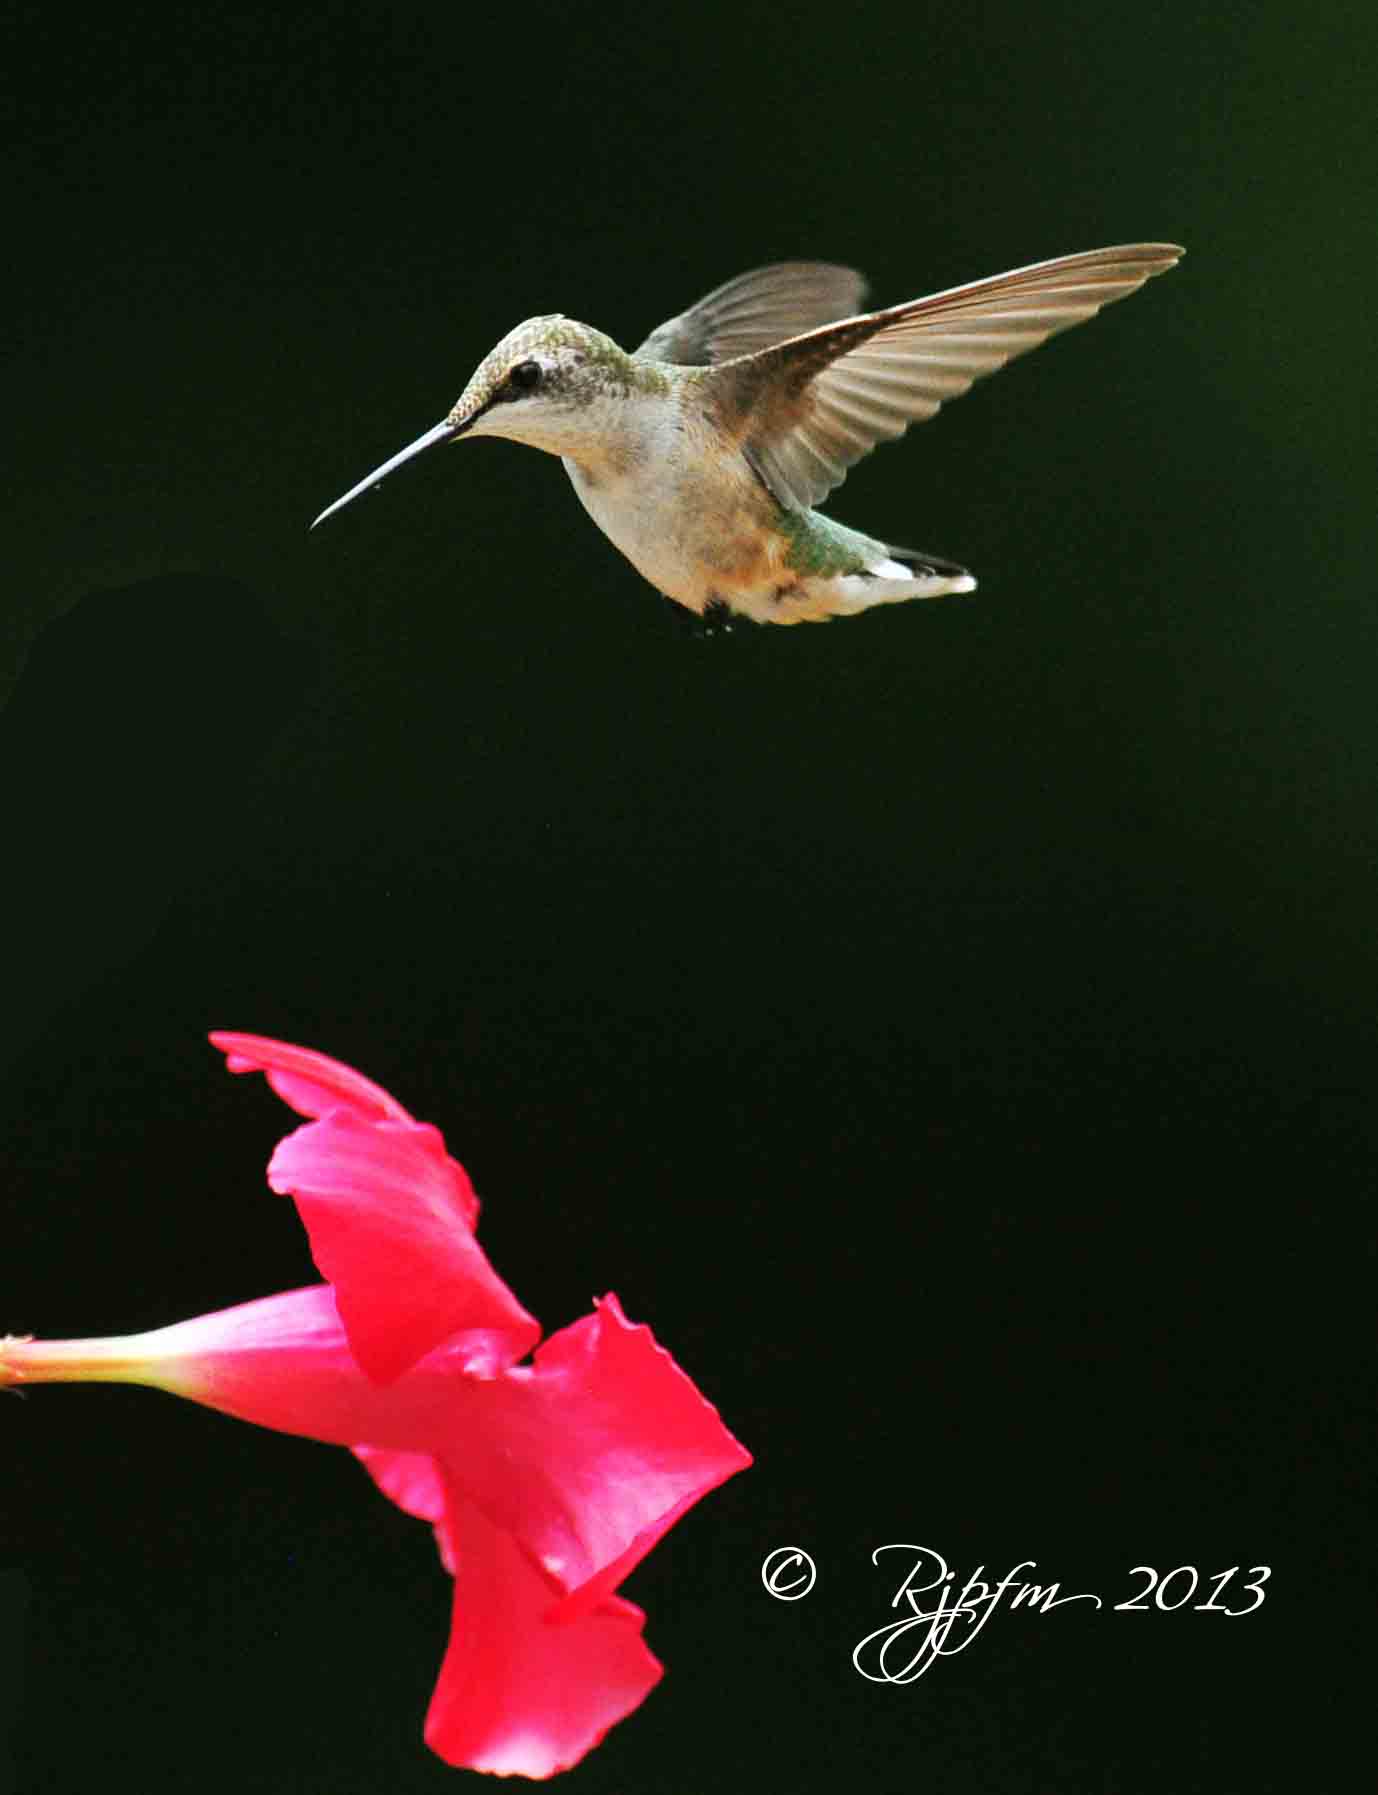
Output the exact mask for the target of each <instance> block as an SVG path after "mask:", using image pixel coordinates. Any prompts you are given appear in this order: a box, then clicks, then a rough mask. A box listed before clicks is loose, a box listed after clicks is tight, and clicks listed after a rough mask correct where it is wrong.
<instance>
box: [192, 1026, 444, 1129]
mask: <svg viewBox="0 0 1378 1795" xmlns="http://www.w3.org/2000/svg"><path fill="white" fill-rule="evenodd" d="M210 1040H211V1044H212V1045H213V1046H215V1047H218V1048H219V1049H220V1051H221V1052H222V1053H223V1054H224V1055H225V1061H226V1064H227V1065H228V1067H229V1069H230V1071H231V1072H262V1073H263V1074H264V1076H265V1077H266V1078H267V1080H268V1083H269V1084H270V1085H271V1086H272V1087H273V1089H274V1090H275V1091H276V1092H277V1094H278V1096H279V1097H281V1098H282V1100H283V1102H284V1103H286V1104H287V1105H289V1107H290V1108H292V1109H294V1110H296V1112H297V1114H298V1115H301V1116H323V1115H326V1114H327V1113H328V1112H329V1111H330V1110H332V1109H348V1110H350V1111H352V1112H353V1114H355V1115H357V1116H364V1117H372V1118H373V1119H375V1120H378V1121H392V1122H410V1121H411V1117H410V1116H409V1115H408V1114H407V1112H406V1110H404V1109H403V1108H402V1105H401V1104H400V1103H399V1102H398V1101H397V1099H396V1098H395V1097H390V1096H389V1095H388V1093H387V1092H386V1091H385V1090H384V1089H383V1088H382V1086H381V1085H376V1084H374V1083H373V1081H372V1080H371V1079H367V1078H365V1077H364V1075H363V1074H362V1073H361V1072H356V1071H354V1069H353V1068H352V1067H351V1066H342V1065H341V1064H340V1062H339V1061H338V1060H332V1059H328V1058H327V1057H326V1055H325V1054H323V1053H312V1051H311V1050H310V1048H308V1047H292V1046H290V1045H289V1044H288V1043H287V1042H286V1041H270V1040H269V1039H268V1038H267V1036H266V1035H241V1034H235V1033H234V1032H233V1031H232V1030H229V1029H220V1028H218V1029H215V1030H214V1031H213V1032H212V1034H211V1036H210Z"/></svg>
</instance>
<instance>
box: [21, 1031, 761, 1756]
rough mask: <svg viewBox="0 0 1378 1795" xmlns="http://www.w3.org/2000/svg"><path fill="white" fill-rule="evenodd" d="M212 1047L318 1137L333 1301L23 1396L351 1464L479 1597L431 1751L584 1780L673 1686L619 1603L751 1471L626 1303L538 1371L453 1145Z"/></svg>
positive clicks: (236, 1048) (276, 1166)
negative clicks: (640, 1574) (526, 1360)
mask: <svg viewBox="0 0 1378 1795" xmlns="http://www.w3.org/2000/svg"><path fill="white" fill-rule="evenodd" d="M211 1038H212V1040H213V1041H214V1042H215V1043H216V1045H217V1046H219V1047H220V1048H222V1049H223V1050H224V1051H225V1053H226V1054H227V1056H228V1060H229V1065H230V1069H231V1070H232V1071H235V1072H244V1071H251V1070H260V1071H262V1072H264V1073H265V1074H266V1076H267V1077H268V1079H269V1082H270V1083H271V1084H272V1086H273V1088H274V1089H275V1090H276V1091H277V1092H278V1093H279V1095H280V1096H282V1097H283V1098H284V1099H285V1101H286V1102H288V1103H289V1104H291V1105H292V1107H293V1108H295V1109H296V1110H298V1111H299V1112H300V1113H301V1114H303V1115H306V1116H308V1117H311V1118H312V1120H310V1121H309V1122H307V1123H306V1124H305V1125H304V1126H303V1127H301V1128H298V1129H296V1130H295V1131H294V1132H293V1133H292V1134H290V1135H288V1136H287V1138H286V1139H285V1140H283V1141H282V1142H280V1143H279V1146H278V1148H277V1151H276V1152H275V1153H274V1155H273V1158H272V1161H271V1164H270V1166H269V1169H268V1178H269V1183H270V1184H271V1185H272V1187H273V1189H274V1190H277V1191H280V1192H290V1193H291V1195H292V1196H293V1197H294V1198H295V1200H296V1203H297V1208H298V1210H299V1212H300V1214H301V1216H302V1219H303V1221H304V1222H305V1224H306V1227H307V1230H308V1233H309V1235H310V1239H311V1250H312V1255H313V1257H314V1258H315V1261H316V1264H317V1266H318V1267H319V1268H320V1270H321V1271H322V1272H323V1273H324V1274H325V1276H326V1278H327V1279H328V1280H329V1282H328V1283H325V1284H317V1285H312V1286H309V1287H307V1288H306V1289H303V1290H290V1291H285V1292H283V1294H281V1295H280V1296H270V1297H264V1298H262V1299H260V1300H259V1301H257V1302H251V1303H244V1304H241V1305H240V1306H239V1307H237V1308H234V1309H225V1310H222V1311H220V1312H219V1313H218V1314H214V1315H202V1316H198V1317H196V1318H195V1319H194V1320H191V1321H183V1322H178V1323H175V1324H174V1325H172V1326H171V1327H165V1328H159V1329H156V1330H154V1331H152V1332H150V1333H146V1334H135V1335H128V1336H125V1337H123V1338H119V1339H107V1340H74V1341H16V1340H9V1341H4V1342H0V1383H25V1382H28V1383H33V1382H45V1381H46V1382H67V1381H76V1380H96V1381H103V1382H124V1383H142V1384H150V1385H153V1386H156V1387H158V1388H160V1389H164V1390H168V1391H171V1392H172V1393H173V1394H175V1395H179V1396H185V1397H187V1398H189V1399H190V1400H191V1401H193V1402H199V1403H203V1404H205V1405H206V1406H208V1407H210V1408H216V1409H221V1410H223V1411H225V1412H226V1413H227V1414H231V1415H237V1416H239V1417H240V1418H241V1419H243V1420H246V1421H254V1422H257V1423H258V1424H259V1425H260V1426H263V1427H272V1428H278V1429H280V1430H282V1431H284V1432H287V1433H295V1434H304V1435H307V1436H309V1437H311V1438H313V1439H318V1440H325V1441H329V1442H332V1443H334V1444H337V1445H342V1446H348V1447H350V1448H351V1449H352V1450H353V1451H354V1452H355V1454H356V1455H357V1456H358V1458H359V1459H360V1460H361V1462H362V1463H363V1464H364V1466H365V1468H366V1469H367V1470H368V1471H369V1473H370V1475H371V1476H372V1477H373V1479H374V1481H375V1482H376V1483H377V1485H378V1487H379V1488H380V1489H381V1490H382V1491H383V1493H384V1494H385V1495H386V1496H388V1497H389V1498H390V1499H391V1500H392V1501H394V1502H395V1503H397V1504H398V1506H399V1507H401V1508H403V1509H405V1510H406V1511H407V1512H408V1513H409V1514H413V1515H417V1516H419V1517H420V1518H422V1519H424V1520H427V1521H429V1522H430V1523H431V1524H432V1525H433V1527H434V1528H435V1533H436V1541H437V1545H438V1547H439V1551H440V1556H441V1560H442V1563H443V1564H444V1566H445V1568H446V1570H448V1571H449V1572H450V1574H451V1575H452V1576H453V1577H454V1580H455V1596H454V1613H453V1623H452V1628H451V1634H450V1643H449V1648H448V1650H447V1651H446V1654H445V1661H444V1663H443V1665H442V1666H441V1671H440V1678H439V1681H438V1683H437V1684H436V1688H435V1693H434V1695H433V1696H432V1698H431V1706H430V1712H429V1714H428V1716H427V1721H426V1740H427V1743H428V1744H429V1745H430V1746H431V1748H432V1749H433V1750H434V1751H435V1752H437V1753H438V1754H439V1755H440V1756H441V1757H442V1758H444V1759H445V1760H446V1761H447V1762H448V1763H451V1764H457V1765H464V1766H467V1767H469V1768H471V1769H475V1770H490V1771H496V1772H498V1773H500V1774H508V1773H517V1774H520V1775H525V1776H533V1777H543V1776H549V1775H552V1774H553V1773H554V1772H555V1771H557V1770H563V1769H567V1768H568V1767H569V1766H570V1765H572V1764H574V1763H577V1762H578V1760H579V1759H580V1758H581V1757H583V1755H584V1754H585V1753H586V1752H587V1751H588V1750H590V1748H591V1747H592V1746H594V1745H596V1744H597V1743H598V1741H599V1739H601V1738H602V1736H603V1734H604V1733H605V1732H606V1731H607V1729H608V1728H609V1727H610V1726H611V1725H612V1724H613V1723H614V1722H615V1721H617V1720H620V1719H622V1718H623V1717H624V1716H625V1715H626V1714H628V1713H630V1712H631V1710H632V1709H633V1708H635V1707H636V1706H637V1705H638V1703H640V1702H641V1700H642V1699H643V1698H644V1697H645V1696H646V1694H647V1693H648V1692H649V1690H650V1689H651V1688H652V1687H653V1686H654V1684H655V1683H656V1682H657V1681H658V1680H659V1678H660V1675H661V1668H660V1665H659V1664H658V1663H657V1661H656V1660H655V1658H653V1657H652V1656H651V1654H650V1652H649V1651H648V1650H647V1649H646V1646H645V1645H644V1643H643V1641H642V1638H641V1630H642V1627H643V1625H644V1622H645V1616H644V1614H643V1613H642V1611H641V1610H640V1609H639V1608H637V1607H635V1606H634V1605H633V1604H632V1603H630V1602H628V1601H625V1600H624V1599H623V1598H622V1597H620V1596H618V1595H616V1594H615V1593H614V1592H615V1590H616V1588H617V1586H618V1584H620V1583H621V1582H622V1580H623V1579H624V1578H625V1577H626V1576H627V1574H628V1572H629V1571H630V1570H631V1569H632V1568H633V1566H635V1565H636V1564H637V1563H638V1562H639V1561H640V1560H641V1558H643V1557H644V1556H645V1554H646V1553H647V1552H648V1551H650V1549H651V1547H652V1546H653V1545H654V1544H655V1543H656V1541H657V1540H658V1539H659V1538H660V1537H661V1535H662V1534H664V1533H665V1532H666V1531H667V1530H668V1529H669V1528H670V1527H671V1526H673V1524H674V1523H675V1521H676V1520H678V1518H679V1517H680V1515H681V1514H683V1513H684V1512H685V1510H686V1509H688V1508H689V1507H691V1506H692V1505H693V1504H694V1503H695V1502H697V1501H698V1499H699V1497H700V1496H703V1495H705V1494H706V1493H707V1492H708V1491H709V1490H711V1489H713V1488H714V1487H715V1486H716V1485H717V1484H719V1483H721V1482H723V1481H724V1480H725V1479H726V1478H728V1477H730V1476H732V1474H733V1473H734V1472H736V1471H739V1470H741V1469H743V1468H744V1467H745V1466H746V1465H748V1464H750V1462H751V1459H750V1455H749V1454H748V1453H747V1452H746V1451H745V1450H744V1449H743V1448H742V1447H741V1446H740V1445H739V1444H738V1443H737V1441H736V1440H734V1439H733V1438H732V1436H731V1434H729V1433H728V1432H727V1430H726V1428H724V1426H723V1425H722V1422H721V1421H720V1420H719V1418H718V1415H717V1411H716V1410H715V1409H714V1408H713V1407H712V1406H711V1405H710V1404H709V1403H708V1402H707V1401H705V1399H704V1398H703V1397H702V1396H701V1395H700V1394H699V1393H698V1391H697V1390H696V1389H695V1387H694V1385H693V1384H692V1383H691V1382H690V1380H689V1378H687V1377H686V1376H685V1374H684V1373H683V1372H682V1371H681V1370H680V1369H679V1367H678V1366H677V1365H676V1364H675V1362H674V1360H673V1359H672V1358H671V1357H670V1355H669V1354H668V1353H667V1352H666V1351H665V1350H664V1348H663V1347H661V1346H658V1345H657V1344H656V1342H655V1340H654V1339H653V1338H652V1336H651V1332H650V1330H649V1329H648V1328H646V1327H642V1326H636V1325H634V1324H633V1323H632V1322H630V1321H628V1320H627V1317H626V1316H625V1315H624V1314H623V1312H622V1308H621V1305H620V1304H619V1303H618V1301H617V1298H616V1297H615V1296H612V1295H609V1296H606V1297H604V1298H603V1299H602V1301H601V1302H599V1303H598V1304H596V1305H595V1308H594V1310H593V1312H592V1313H591V1314H589V1315H586V1316H584V1317H583V1319H582V1320H579V1321H576V1322H575V1323H574V1324H573V1325H572V1326H570V1327H567V1328H564V1329H562V1330H561V1331H560V1332H559V1333H557V1334H553V1335H552V1336H551V1337H550V1338H549V1339H547V1340H546V1341H545V1342H544V1343H543V1344H542V1345H540V1346H539V1347H537V1349H536V1352H535V1355H534V1359H533V1361H532V1363H531V1364H530V1365H520V1364H518V1363H517V1361H518V1359H520V1358H521V1357H522V1356H523V1355H524V1354H525V1353H526V1352H528V1351H529V1349H530V1348H531V1346H532V1345H533V1344H534V1343H535V1341H536V1340H537V1338H538V1337H539V1333H540V1329H539V1326H538V1324H537V1323H536V1322H535V1321H534V1320H533V1319H532V1318H531V1317H530V1316H529V1315H528V1314H527V1313H526V1311H525V1310H524V1309H523V1308H522V1307H521V1305H520V1304H519V1303H518V1302H517V1300H516V1298H515V1297H514V1296H513V1295H512V1293H511V1291H509V1290H508V1289H507V1286H506V1285H505V1284H504V1283H503V1282H502V1280H501V1279H500V1278H499V1277H498V1276H497V1274H496V1272H494V1270H493V1268H492V1267H491V1266H490V1265H489V1263H488V1261H487V1259H486V1258H485V1256H484V1254H483V1252H482V1250H481V1249H480V1248H479V1246H478V1244H477V1242H476V1241H475V1239H474V1236H473V1226H474V1223H475V1220H476V1219H477V1215H478V1201H477V1199H476V1198H475V1196H474V1193H473V1190H472V1188H471V1187H470V1184H469V1181H468V1179H467V1177H466V1176H465V1174H464V1171H463V1169H462V1168H461V1167H460V1166H459V1165H457V1164H456V1163H455V1161H454V1160H452V1159H451V1158H450V1157H449V1156H448V1154H447V1153H446V1152H445V1146H444V1142H443V1140H442V1139H441V1136H440V1134H439V1133H438V1132H437V1130H436V1129H434V1128H431V1127H428V1126H426V1125H425V1124H423V1123H418V1122H415V1121H413V1120H412V1118H411V1117H410V1116H408V1115H407V1113H406V1111H405V1110H403V1109H402V1107H401V1106H400V1105H399V1104H398V1103H397V1102H396V1101H395V1100H394V1099H393V1098H391V1097H390V1096H388V1094H387V1093H386V1092H385V1091H382V1090H380V1089H379V1088H378V1087H377V1086H376V1085H373V1084H370V1083H369V1082H368V1080H366V1079H364V1078H362V1077H361V1076H360V1075H359V1074H358V1073H357V1072H353V1071H351V1070H350V1069H349V1068H348V1067H345V1066H341V1065H338V1064H336V1063H335V1062H334V1061H332V1060H329V1059H326V1058H325V1057H324V1056H323V1055H321V1054H316V1053H310V1052H308V1051H306V1050H305V1049H303V1048H298V1047H288V1046H285V1045H283V1044H282V1043H279V1042H275V1041H266V1040H261V1039H258V1038H256V1037H253V1036H249V1035H229V1034H217V1035H213V1036H212V1037H211Z"/></svg>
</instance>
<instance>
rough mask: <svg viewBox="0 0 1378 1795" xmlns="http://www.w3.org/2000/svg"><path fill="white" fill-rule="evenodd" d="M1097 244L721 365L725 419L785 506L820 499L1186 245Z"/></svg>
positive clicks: (717, 383) (718, 384)
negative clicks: (874, 453)
mask: <svg viewBox="0 0 1378 1795" xmlns="http://www.w3.org/2000/svg"><path fill="white" fill-rule="evenodd" d="M1182 253H1183V252H1182V250H1180V249H1179V248H1178V247H1177V246H1176V245H1175V244H1172V243H1134V244H1127V245H1120V246H1118V247H1116V248H1113V249H1093V250H1089V251H1087V252H1086V253H1085V254H1083V255H1074V256H1061V257H1059V258H1058V259H1057V260H1056V261H1052V262H1038V263H1036V264H1035V265H1034V266H1032V267H1030V268H1016V269H1015V270H1014V271H1013V273H1010V274H998V275H995V276H994V277H993V278H992V279H990V280H980V281H974V282H972V284H971V285H970V286H965V287H953V288H951V289H949V290H948V291H947V292H945V293H935V294H933V295H932V296H931V297H930V298H928V299H915V300H911V301H910V302H909V303H908V304H906V305H897V306H892V307H891V308H890V309H889V310H887V311H881V312H868V313H864V314H863V315H862V316H861V317H858V318H847V319H845V320H844V321H843V322H841V323H837V324H830V325H827V326H825V327H824V328H823V329H821V330H814V331H811V332H810V333H809V334H807V335H803V336H798V337H795V338H794V339H793V340H792V341H790V342H787V343H780V344H776V345H774V346H773V347H771V348H768V349H765V350H762V351H759V352H758V353H757V354H755V355H753V356H751V357H750V358H749V359H746V360H743V361H738V362H734V363H733V364H731V365H730V366H726V367H722V368H716V369H714V371H713V373H712V375H711V376H710V379H711V382H712V390H713V392H714V395H715V397H716V399H717V402H718V404H719V407H720V414H721V416H722V420H723V422H724V424H725V426H726V428H727V429H728V430H729V431H730V432H731V433H732V434H734V435H735V436H737V438H738V440H739V441H740V442H741V444H742V448H743V450H744V452H745V454H746V456H747V458H748V460H749V461H750V462H751V464H752V466H753V467H754V468H755V469H756V471H757V472H758V474H759V475H760V476H761V478H762V479H763V480H764V481H765V483H766V485H767V486H768V487H769V488H770V489H771V491H772V492H773V493H774V494H775V496H776V497H777V498H778V499H779V500H780V501H781V503H782V504H786V505H791V506H794V507H796V508H800V509H806V508H807V507H809V506H811V505H816V504H817V503H818V502H819V500H820V499H822V498H824V497H825V496H826V495H827V494H828V493H829V492H831V491H832V489H833V487H835V486H837V485H839V484H840V483H841V481H842V480H844V479H845V478H846V475H847V469H848V468H849V467H851V466H852V464H853V463H854V462H857V461H859V460H860V459H861V457H862V456H863V455H866V454H868V453H869V452H870V450H871V449H873V448H874V447H875V445H876V444H877V443H878V442H883V441H887V440H889V439H891V438H893V437H897V436H900V435H902V434H903V432H904V431H905V430H906V429H908V427H909V425H910V424H912V423H916V422H918V421H919V420H920V419H923V418H931V417H932V416H933V413H934V412H935V411H937V409H938V407H939V406H940V405H941V404H942V403H943V401H944V400H945V399H955V398H956V397H957V396H958V394H960V393H964V392H966V390H967V388H968V387H969V386H970V385H971V383H972V382H973V381H974V380H976V379H978V378H979V377H980V376H981V375H982V374H991V373H994V371H995V370H996V369H997V368H1002V367H1004V365H1005V363H1006V362H1007V361H1009V360H1011V358H1012V357H1014V356H1016V355H1023V354H1024V353H1025V352H1026V351H1027V350H1029V349H1035V348H1037V347H1038V345H1039V344H1040V343H1042V342H1044V341H1045V340H1046V339H1047V338H1048V337H1050V336H1052V335H1054V333H1055V332H1057V331H1059V330H1066V329H1067V328H1068V327H1069V326H1070V325H1073V324H1080V323H1081V322H1082V320H1083V319H1085V318H1092V317H1094V316H1095V314H1096V313H1097V312H1098V311H1099V310H1100V309H1101V307H1102V306H1103V305H1108V304H1109V303H1110V302H1111V301H1112V300H1115V299H1123V298H1125V296H1126V295H1127V294H1129V293H1132V292H1134V291H1135V289H1136V288H1138V287H1141V286H1142V285H1143V283H1144V282H1145V281H1146V280H1148V279H1149V277H1150V276H1151V275H1154V274H1161V273H1162V272H1163V271H1164V270H1165V269H1168V268H1171V267H1172V265H1173V264H1174V263H1175V262H1176V261H1177V259H1178V257H1179V256H1181V255H1182Z"/></svg>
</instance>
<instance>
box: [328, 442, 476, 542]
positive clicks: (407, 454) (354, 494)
mask: <svg viewBox="0 0 1378 1795" xmlns="http://www.w3.org/2000/svg"><path fill="white" fill-rule="evenodd" d="M462 430H463V427H462V426H461V425H458V424H455V423H452V422H451V420H450V419H449V418H446V419H445V420H444V422H443V423H439V424H437V425H436V426H435V428H434V430H428V431H427V432H426V434H425V435H424V436H418V437H417V439H416V441H415V442H414V443H408V444H407V446H406V448H405V449H402V450H399V452H398V453H397V454H396V455H394V456H393V458H392V460H391V461H385V462H384V463H383V465H382V466H381V467H376V468H374V470H373V472H372V473H371V474H368V475H366V476H365V477H364V478H363V479H362V480H360V482H359V484H358V485H357V486H351V487H350V489H349V491H348V492H347V493H346V494H345V495H344V497H343V498H342V499H336V501H335V503H334V504H333V505H327V506H326V508H325V510H324V511H322V512H321V514H320V516H319V517H318V518H317V519H316V522H315V523H313V524H312V525H311V528H312V529H313V530H314V529H315V527H316V524H323V523H324V522H325V520H326V518H327V517H331V516H333V514H334V513H335V512H336V511H339V510H341V509H342V508H343V507H344V506H345V505H347V504H348V503H349V502H350V500H351V499H357V498H358V496H359V494H360V493H361V492H367V491H368V489H369V487H370V486H378V485H380V484H381V483H382V482H383V481H384V480H386V479H387V477H388V475H389V474H390V473H391V472H392V471H393V469H394V468H399V467H401V465H402V463H403V462H404V461H410V460H412V458H413V457H414V456H417V455H420V454H422V453H424V451H425V450H427V449H433V448H434V447H435V446H436V444H437V443H445V442H449V441H450V440H451V438H453V437H456V436H459V435H461V434H462Z"/></svg>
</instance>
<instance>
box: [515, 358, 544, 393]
mask: <svg viewBox="0 0 1378 1795" xmlns="http://www.w3.org/2000/svg"><path fill="white" fill-rule="evenodd" d="M507 384H508V385H509V386H510V387H512V388H513V390H514V391H516V392H519V393H530V392H534V391H535V389H536V388H537V387H538V386H539V385H540V384H541V364H540V363H539V362H538V361H519V362H518V363H517V365H516V367H515V368H513V370H512V372H511V373H510V374H509V375H508V376H507Z"/></svg>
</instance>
